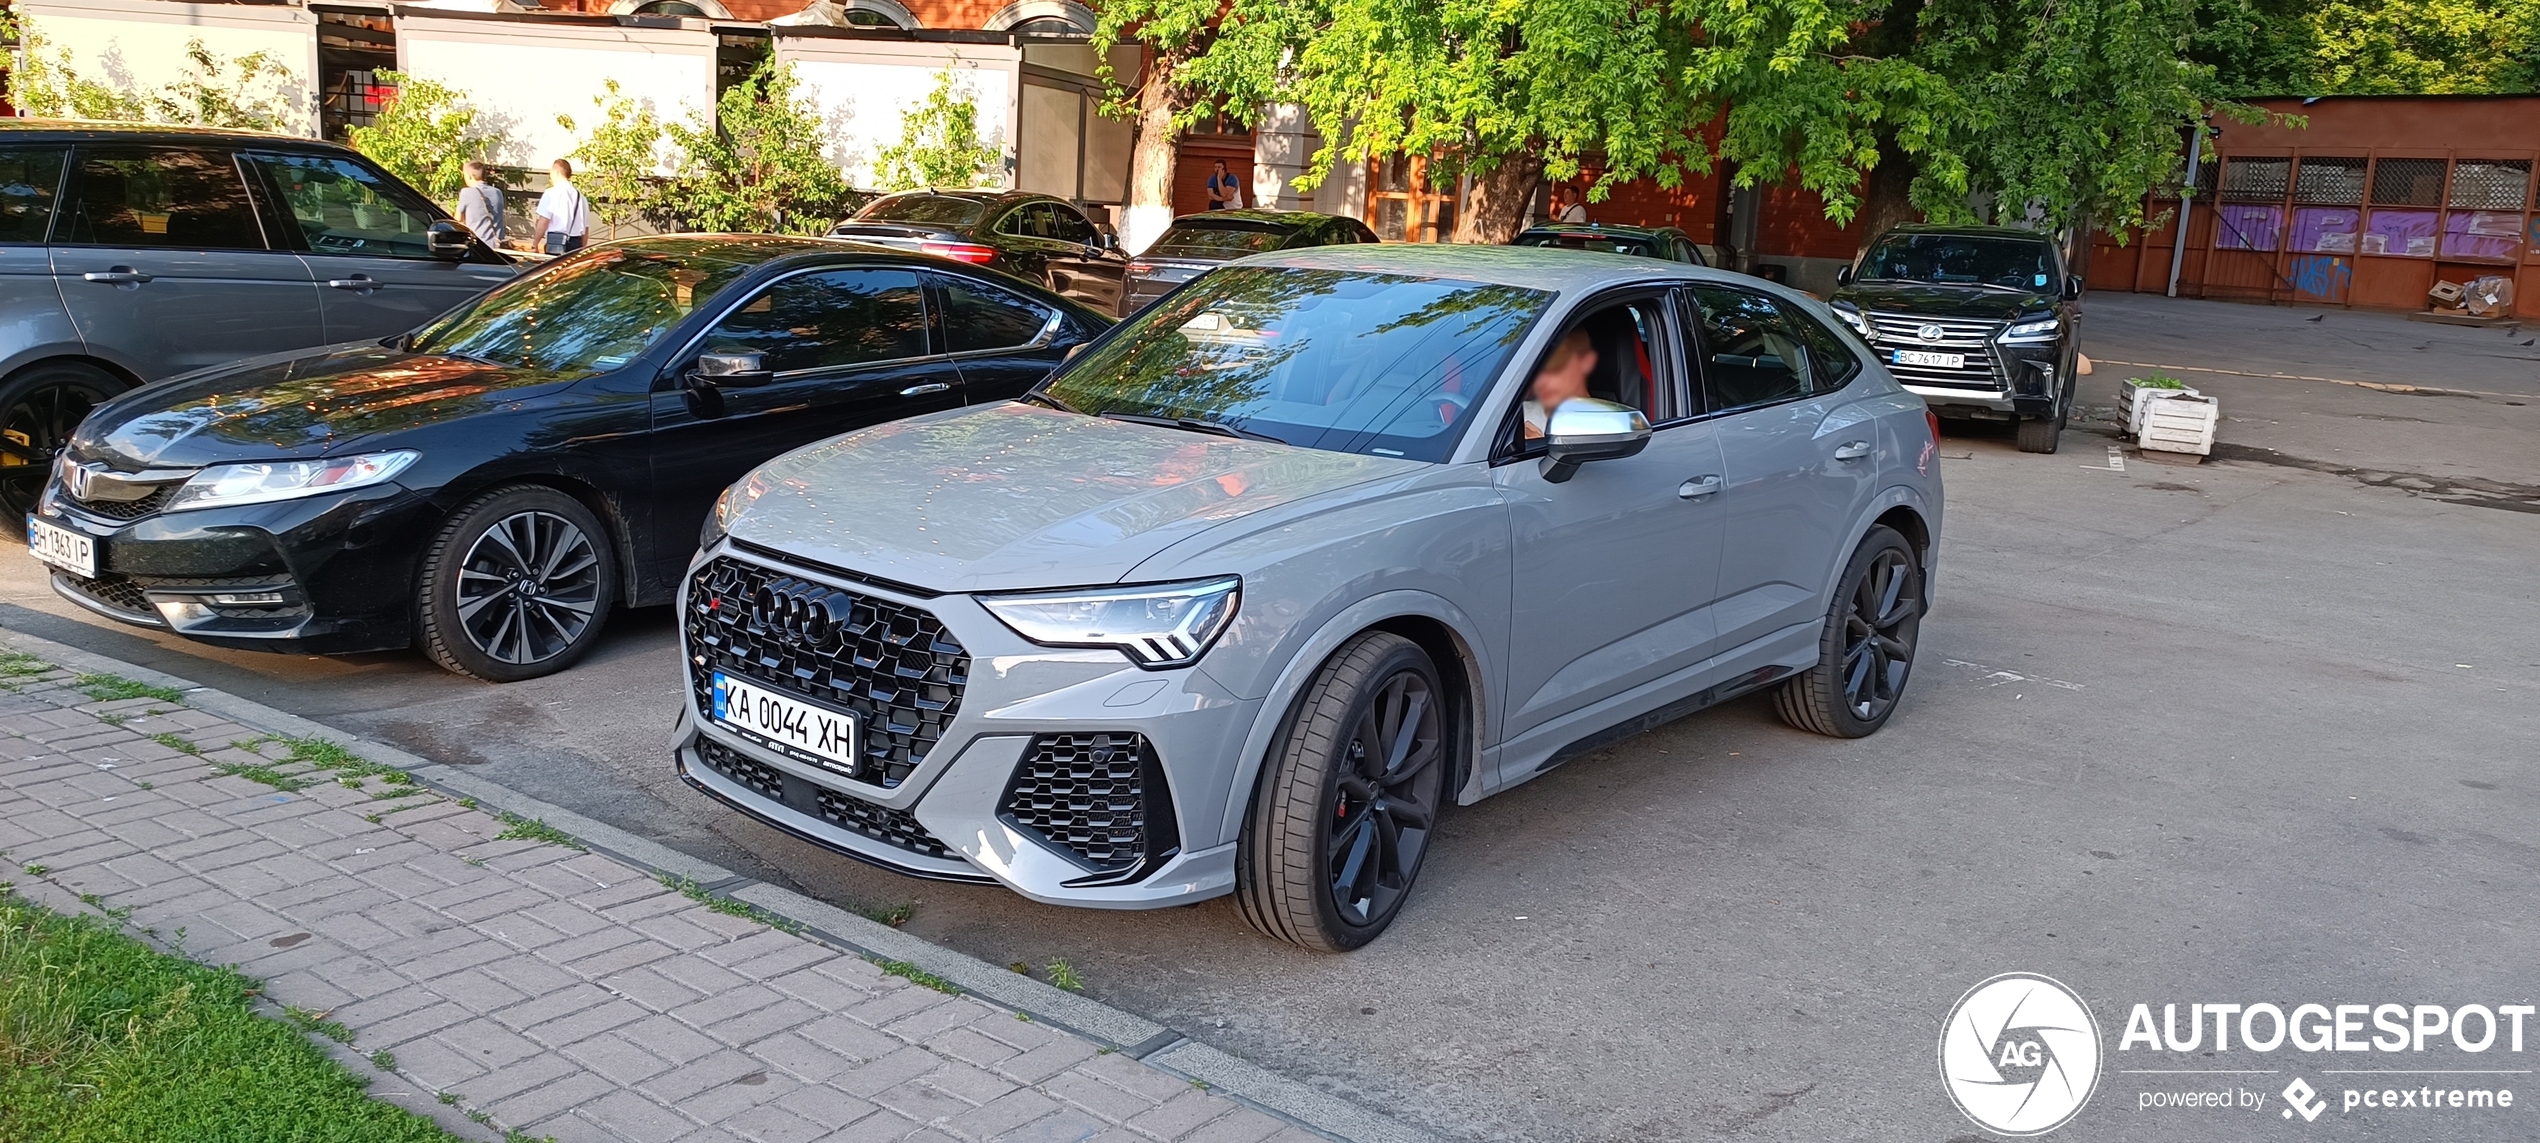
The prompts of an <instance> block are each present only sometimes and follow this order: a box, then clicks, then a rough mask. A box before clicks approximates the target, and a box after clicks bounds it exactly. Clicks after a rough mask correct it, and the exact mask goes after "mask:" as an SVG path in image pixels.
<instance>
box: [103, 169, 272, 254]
mask: <svg viewBox="0 0 2540 1143" xmlns="http://www.w3.org/2000/svg"><path fill="white" fill-rule="evenodd" d="M78 164H79V165H78V169H77V173H76V176H75V180H74V181H75V186H74V189H73V190H72V192H71V202H70V217H69V218H68V219H67V220H66V222H67V223H68V225H67V226H65V227H63V228H62V236H61V237H59V238H57V239H55V240H56V241H60V242H68V243H75V244H78V245H84V246H151V247H172V248H177V249H185V250H262V249H264V248H265V239H264V234H263V232H262V231H260V230H259V229H257V226H256V210H255V208H254V207H253V206H251V205H249V203H248V201H247V183H246V181H245V180H243V179H241V178H240V177H239V175H238V164H236V163H234V162H232V161H231V160H230V157H229V156H228V155H225V154H222V153H220V152H218V151H197V150H190V149H177V148H149V147H82V148H80V150H79V158H78Z"/></svg>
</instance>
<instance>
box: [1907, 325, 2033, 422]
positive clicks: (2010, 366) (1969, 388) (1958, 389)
mask: <svg viewBox="0 0 2540 1143" xmlns="http://www.w3.org/2000/svg"><path fill="white" fill-rule="evenodd" d="M1887 351H1888V347H1884V346H1882V347H1880V349H1879V352H1880V356H1881V358H1882V359H1884V358H1885V356H1886V354H1887ZM1985 352H1986V353H1987V355H1988V356H1989V357H1990V359H1991V363H1992V370H1991V373H1992V376H1991V377H1990V378H1989V379H1988V380H1986V381H1983V382H1980V383H1975V384H1950V385H1936V384H1930V383H1927V382H1923V381H1920V380H1918V379H1915V378H1912V377H1907V376H1903V375H1899V376H1898V377H1897V380H1898V382H1899V383H1901V384H1903V385H1904V386H1905V388H1906V390H1907V391H1909V392H1912V393H1914V394H1915V395H1916V396H1919V397H1921V398H1922V399H1923V403H1925V404H1927V405H1930V406H1932V409H1933V411H1934V412H1937V413H1939V414H1940V415H1942V416H1944V417H1946V416H1951V415H1968V414H1973V415H1977V416H1983V415H1985V414H1988V413H1989V414H1995V415H1998V416H2003V417H2014V418H2023V419H2044V418H2049V417H2053V416H2054V415H2055V412H2056V409H2055V402H2056V400H2057V399H2058V397H2059V396H2060V394H2061V393H2062V390H2063V382H2064V380H2065V379H2064V377H2063V376H2062V372H2063V360H2062V353H2061V351H2060V350H2059V349H2058V348H2057V347H2056V346H2053V345H2040V346H2029V345H2000V344H1996V345H1993V346H1991V347H1989V348H1988V349H1987V350H1986V351H1985Z"/></svg>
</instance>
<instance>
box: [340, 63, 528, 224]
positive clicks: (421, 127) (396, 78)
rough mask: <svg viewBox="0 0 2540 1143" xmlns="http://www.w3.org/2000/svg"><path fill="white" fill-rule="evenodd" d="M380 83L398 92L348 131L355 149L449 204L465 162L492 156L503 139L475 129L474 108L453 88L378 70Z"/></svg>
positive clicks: (463, 176) (463, 183) (461, 178)
mask: <svg viewBox="0 0 2540 1143" xmlns="http://www.w3.org/2000/svg"><path fill="white" fill-rule="evenodd" d="M379 82H380V83H382V84H384V85H387V86H390V87H393V88H395V89H396V90H395V92H394V93H393V94H391V95H389V97H388V98H387V100H386V101H385V102H383V103H382V104H381V105H380V108H379V114H378V115H377V116H376V117H375V118H373V119H372V120H371V123H370V125H369V126H367V127H355V128H353V129H352V130H351V132H349V136H348V138H349V141H350V142H351V143H352V144H353V149H354V150H356V151H360V152H361V153H362V154H365V155H368V156H370V160H371V161H372V162H374V163H377V164H379V165H380V166H381V167H383V168H386V169H387V171H388V173H389V174H392V175H395V176H397V177H398V178H400V179H403V180H405V183H406V185H408V186H411V187H413V188H415V189H416V190H419V191H422V192H423V193H424V194H426V195H428V196H430V197H431V198H433V199H434V200H436V201H442V202H447V201H449V200H450V199H451V198H452V197H454V196H456V195H457V194H458V193H459V188H460V187H463V186H466V185H467V172H466V169H465V168H466V164H467V161H468V160H469V159H486V158H489V157H490V156H492V155H493V153H494V150H495V148H496V147H498V146H499V145H501V143H502V139H501V137H500V136H498V135H496V134H494V133H493V132H490V131H487V130H485V129H484V128H483V127H481V126H479V125H478V123H477V118H476V108H474V107H473V106H471V105H470V104H469V102H468V97H467V96H466V95H465V94H464V93H462V92H460V91H458V90H456V89H454V88H451V87H449V86H447V85H444V84H441V83H438V82H435V81H433V80H429V79H424V78H422V77H420V76H414V75H408V74H405V73H403V72H394V71H383V72H380V73H379Z"/></svg>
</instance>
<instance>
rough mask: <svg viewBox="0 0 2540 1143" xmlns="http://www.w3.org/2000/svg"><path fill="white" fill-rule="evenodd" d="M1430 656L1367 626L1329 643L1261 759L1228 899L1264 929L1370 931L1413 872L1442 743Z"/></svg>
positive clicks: (1315, 937) (1368, 935) (1283, 935)
mask: <svg viewBox="0 0 2540 1143" xmlns="http://www.w3.org/2000/svg"><path fill="white" fill-rule="evenodd" d="M1446 699H1447V692H1446V689H1445V687H1444V686H1443V685H1441V683H1440V682H1439V678H1438V672H1437V667H1436V665H1435V664H1434V663H1432V662H1430V660H1429V656H1428V654H1427V652H1424V651H1422V650H1421V649H1420V647H1419V645H1418V644H1416V643H1413V642H1411V641H1410V640H1408V639H1405V638H1402V637H1401V636H1399V635H1392V634H1388V633H1385V632H1369V633H1367V634H1364V635H1360V636H1358V637H1357V638H1355V639H1352V640H1351V641H1349V642H1348V643H1346V644H1343V645H1342V647H1341V649H1340V650H1339V651H1337V652H1335V653H1334V654H1333V655H1332V657H1331V659H1330V660H1329V661H1327V662H1325V663H1324V665H1323V667H1322V669H1321V670H1319V671H1317V672H1316V674H1315V677H1314V680H1313V681H1312V682H1311V683H1309V684H1308V685H1307V687H1306V691H1305V695H1304V696H1303V697H1302V698H1300V699H1299V700H1298V703H1297V708H1296V713H1295V714H1294V715H1293V716H1292V717H1291V718H1290V720H1289V725H1288V728H1287V732H1286V733H1285V734H1284V735H1283V736H1282V738H1281V741H1280V743H1279V744H1278V745H1276V746H1274V747H1273V748H1272V754H1271V757H1270V758H1269V759H1267V760H1265V761H1264V763H1263V774H1262V778H1261V782H1260V785H1259V789H1258V791H1257V793H1256V795H1255V797H1254V800H1253V808H1252V812H1251V814H1249V815H1248V816H1247V817H1246V819H1245V823H1244V835H1243V841H1242V844H1241V845H1240V846H1239V847H1238V848H1237V850H1236V857H1235V901H1236V905H1237V907H1238V908H1240V909H1241V910H1242V912H1243V914H1244V919H1245V920H1247V921H1249V922H1251V923H1252V925H1253V927H1254V928H1256V929H1259V930H1260V931H1261V932H1263V933H1264V934H1267V935H1269V936H1273V937H1277V938H1279V939H1280V940H1284V941H1289V942H1291V943H1294V944H1298V945H1302V946H1304V947H1306V948H1310V949H1317V950H1321V951H1325V952H1344V951H1347V950H1349V949H1354V948H1357V947H1359V946H1361V945H1364V944H1366V943H1367V942H1369V941H1372V940H1374V939H1376V937H1377V935H1378V934H1380V933H1382V932H1384V930H1385V927H1386V926H1387V925H1390V924H1392V923H1393V919H1394V916H1395V914H1397V913H1399V912H1400V911H1401V909H1402V903H1403V900H1404V899H1405V898H1406V897H1407V896H1408V895H1409V894H1410V892H1411V884H1412V882H1413V881H1414V880H1415V879H1417V878H1418V877H1419V875H1420V863H1421V860H1422V859H1423V858H1424V857H1426V856H1427V855H1428V848H1429V841H1430V839H1431V837H1432V836H1433V835H1434V834H1435V833H1436V829H1437V817H1438V813H1439V811H1440V810H1441V809H1442V808H1443V806H1444V803H1445V799H1446V796H1447V794H1448V789H1449V788H1448V785H1447V778H1448V775H1449V772H1450V771H1451V770H1452V769H1453V766H1452V761H1453V759H1452V752H1453V751H1454V749H1455V747H1456V740H1455V737H1454V731H1453V727H1454V725H1455V723H1454V719H1453V718H1452V717H1451V715H1452V713H1453V712H1452V711H1451V710H1450V709H1449V707H1448V704H1447V701H1446Z"/></svg>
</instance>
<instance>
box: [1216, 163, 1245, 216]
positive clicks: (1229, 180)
mask: <svg viewBox="0 0 2540 1143" xmlns="http://www.w3.org/2000/svg"><path fill="white" fill-rule="evenodd" d="M1243 205H1244V185H1243V183H1242V182H1241V181H1239V180H1237V179H1236V178H1235V176H1234V173H1233V172H1231V171H1228V170H1227V169H1226V160H1224V159H1219V160H1217V171H1216V173H1214V174H1211V175H1209V176H1208V209H1210V210H1225V209H1227V208H1228V207H1230V206H1231V207H1234V208H1236V209H1239V210H1240V209H1242V207H1243Z"/></svg>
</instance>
